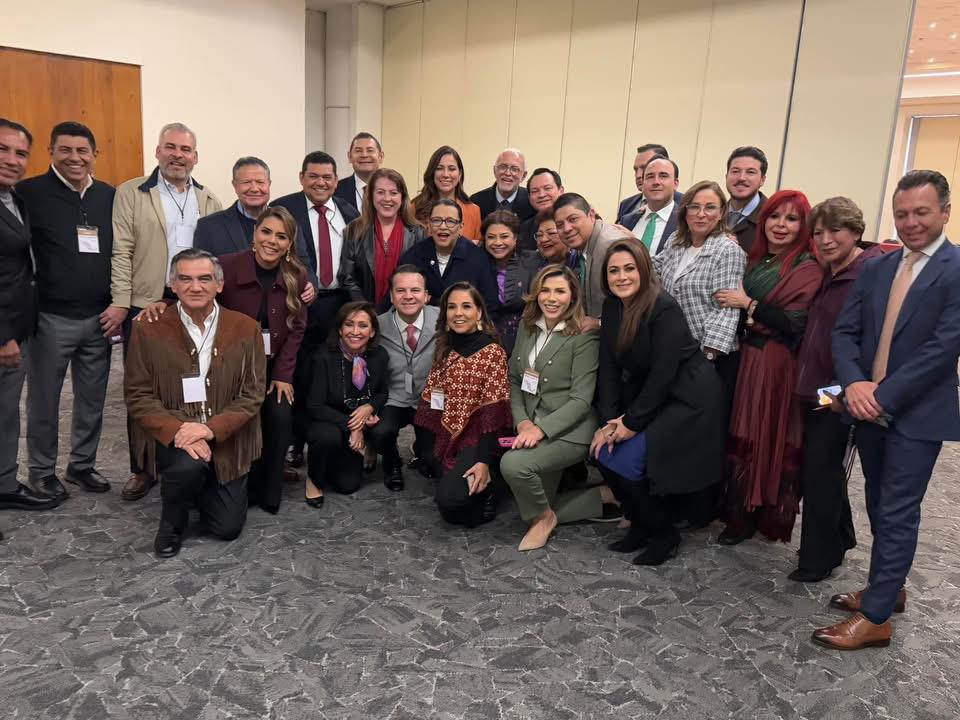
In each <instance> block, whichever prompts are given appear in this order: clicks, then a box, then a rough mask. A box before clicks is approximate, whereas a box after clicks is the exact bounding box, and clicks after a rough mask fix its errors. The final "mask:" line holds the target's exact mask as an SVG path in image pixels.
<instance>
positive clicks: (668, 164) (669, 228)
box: [619, 155, 683, 256]
mask: <svg viewBox="0 0 960 720" xmlns="http://www.w3.org/2000/svg"><path fill="white" fill-rule="evenodd" d="M679 184H680V168H678V167H677V164H676V163H675V162H674V161H673V160H671V159H670V158H668V157H666V156H665V155H654V156H653V157H652V158H650V160H648V161H647V164H646V165H645V166H644V169H643V184H642V186H641V187H642V188H643V205H641V206H640V208H639V209H638V210H635V211H634V212H631V213H627V214H626V215H624V216H623V217H622V218H621V219H620V222H619V224H620V225H622V226H623V227H625V228H627V229H628V230H631V231H632V232H633V234H634V235H636V236H637V237H638V238H639V239H640V241H641V242H642V243H643V244H644V245H646V246H647V250H649V251H650V255H651V256H653V255H657V254H658V253H659V252H660V251H661V250H663V248H664V247H666V244H667V239H668V238H669V237H670V236H671V235H672V234H673V233H674V231H676V229H677V207H678V206H679V204H680V200H681V199H682V198H683V194H682V193H680V192H678V191H677V187H678V186H679Z"/></svg>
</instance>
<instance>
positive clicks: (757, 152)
mask: <svg viewBox="0 0 960 720" xmlns="http://www.w3.org/2000/svg"><path fill="white" fill-rule="evenodd" d="M740 157H748V158H753V159H754V160H756V161H757V162H759V163H760V174H761V175H766V174H767V167H768V164H767V156H766V155H765V154H764V152H763V150H761V149H760V148H758V147H754V146H753V145H743V146H742V147H738V148H737V149H736V150H734V151H733V152H732V153H730V157H728V158H727V170H729V169H730V164H731V163H732V162H733V161H734V160H736V159H737V158H740Z"/></svg>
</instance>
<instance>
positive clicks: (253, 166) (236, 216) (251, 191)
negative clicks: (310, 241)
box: [193, 157, 299, 257]
mask: <svg viewBox="0 0 960 720" xmlns="http://www.w3.org/2000/svg"><path fill="white" fill-rule="evenodd" d="M231 182H232V184H233V191H234V192H235V193H236V194H237V201H236V202H235V203H234V204H233V205H231V206H230V207H228V208H227V209H226V210H221V211H220V212H215V213H213V214H212V215H208V216H207V217H202V218H200V219H199V220H198V221H197V229H196V230H195V231H194V234H193V246H194V247H195V248H199V249H200V250H206V251H207V252H209V253H210V254H211V255H215V256H217V257H220V256H221V255H228V254H230V253H235V252H243V251H244V250H249V249H250V248H251V246H252V244H253V226H254V224H256V222H257V217H258V216H259V215H260V212H261V211H262V210H263V209H264V208H265V207H266V206H267V203H268V202H270V168H269V167H267V164H266V163H265V162H264V161H263V160H261V159H260V158H255V157H242V158H240V159H239V160H237V161H236V162H235V163H234V164H233V180H232V181H231ZM298 250H299V248H298Z"/></svg>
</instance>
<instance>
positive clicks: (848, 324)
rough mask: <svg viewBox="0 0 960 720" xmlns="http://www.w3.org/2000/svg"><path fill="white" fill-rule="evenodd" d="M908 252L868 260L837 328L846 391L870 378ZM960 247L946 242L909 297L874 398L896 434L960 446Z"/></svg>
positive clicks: (837, 357)
mask: <svg viewBox="0 0 960 720" xmlns="http://www.w3.org/2000/svg"><path fill="white" fill-rule="evenodd" d="M902 258H903V253H902V251H897V252H891V253H886V254H885V255H882V256H880V257H877V258H874V259H871V260H868V261H867V262H866V263H865V264H864V266H863V270H862V271H861V272H860V276H859V277H858V278H857V280H856V282H855V283H854V285H853V288H852V289H851V290H850V294H849V295H847V299H846V302H845V303H844V305H843V310H842V311H841V313H840V316H839V317H838V318H837V322H836V325H834V329H833V363H834V370H835V371H836V374H837V378H838V379H839V381H840V384H841V385H842V386H843V387H844V388H845V387H847V386H848V385H850V384H851V383H854V382H858V381H861V380H870V379H871V377H872V375H873V359H874V356H875V355H876V353H877V346H878V344H879V341H880V330H881V329H882V327H883V317H884V315H885V313H886V309H887V298H888V297H889V295H890V288H891V286H892V285H893V278H894V276H895V275H896V273H897V268H898V267H899V264H900V260H901V259H902ZM958 357H960V248H957V247H956V246H955V245H953V244H951V243H950V241H949V240H947V241H946V242H944V243H943V245H942V246H941V247H940V249H939V250H937V252H936V253H934V255H933V257H931V258H930V259H929V260H928V261H927V264H926V265H925V266H924V267H923V269H922V270H921V271H920V274H919V275H918V276H917V278H916V280H914V281H913V284H912V285H911V286H910V290H909V292H908V293H907V296H906V298H905V299H904V302H903V306H902V307H901V309H900V315H899V316H898V318H897V324H896V327H895V329H894V334H893V340H892V341H891V344H890V359H889V361H888V363H887V375H886V377H885V378H884V379H883V382H881V383H880V385H879V386H878V387H877V390H876V392H875V393H874V397H875V398H876V400H877V402H878V403H879V404H880V406H881V407H882V408H883V409H884V411H885V412H887V413H888V414H889V415H890V416H891V417H892V418H893V422H892V423H891V428H892V429H893V430H895V431H896V432H898V433H899V434H900V435H903V436H904V437H907V438H911V439H914V440H931V441H938V440H939V441H943V440H960V403H958V399H957V358H958Z"/></svg>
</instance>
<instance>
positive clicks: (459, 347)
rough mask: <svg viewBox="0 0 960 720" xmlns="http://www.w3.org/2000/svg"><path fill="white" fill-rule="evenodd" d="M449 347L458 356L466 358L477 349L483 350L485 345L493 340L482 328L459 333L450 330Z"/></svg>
mask: <svg viewBox="0 0 960 720" xmlns="http://www.w3.org/2000/svg"><path fill="white" fill-rule="evenodd" d="M449 335H450V348H451V349H452V350H453V351H454V352H455V353H457V355H459V356H460V357H464V358H468V357H470V356H471V355H473V354H474V353H475V352H477V351H478V350H483V349H484V348H485V347H486V346H487V345H491V344H492V343H493V342H494V340H493V338H492V337H490V336H489V335H487V334H486V333H485V332H483V331H482V330H475V331H474V332H472V333H467V334H465V335H461V334H460V333H455V332H451V333H449Z"/></svg>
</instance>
